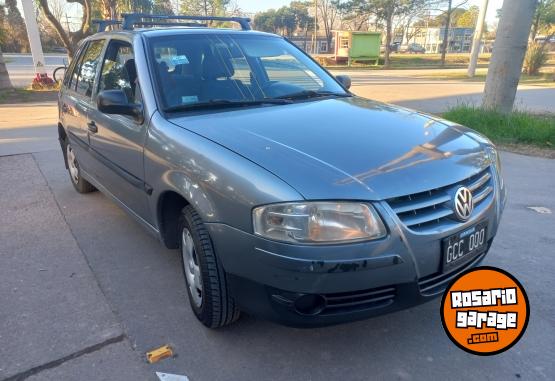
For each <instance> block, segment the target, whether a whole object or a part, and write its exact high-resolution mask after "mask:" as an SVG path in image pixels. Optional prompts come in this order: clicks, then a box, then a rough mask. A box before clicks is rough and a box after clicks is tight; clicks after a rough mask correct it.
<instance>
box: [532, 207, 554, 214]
mask: <svg viewBox="0 0 555 381" xmlns="http://www.w3.org/2000/svg"><path fill="white" fill-rule="evenodd" d="M528 209H530V210H533V211H534V212H536V213H539V214H551V213H552V212H551V209H549V208H546V207H544V206H528Z"/></svg>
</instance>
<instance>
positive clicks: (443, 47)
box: [441, 0, 453, 66]
mask: <svg viewBox="0 0 555 381" xmlns="http://www.w3.org/2000/svg"><path fill="white" fill-rule="evenodd" d="M452 8H453V0H449V6H448V8H447V20H446V21H445V30H444V31H443V44H442V45H441V66H445V56H446V55H447V49H448V48H449V29H451V13H452Z"/></svg>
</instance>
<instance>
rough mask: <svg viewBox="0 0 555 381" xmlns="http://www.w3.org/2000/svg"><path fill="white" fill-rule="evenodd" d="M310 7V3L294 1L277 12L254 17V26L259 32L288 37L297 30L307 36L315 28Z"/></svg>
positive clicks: (258, 14) (262, 13) (261, 13)
mask: <svg viewBox="0 0 555 381" xmlns="http://www.w3.org/2000/svg"><path fill="white" fill-rule="evenodd" d="M309 6H310V3H307V2H301V1H294V2H292V3H291V4H290V5H289V6H284V7H281V8H279V9H277V10H275V9H269V10H267V11H265V12H259V13H257V14H256V15H255V16H254V26H255V28H256V29H258V30H262V31H265V32H269V33H277V34H282V35H284V36H288V37H291V35H292V34H293V33H294V32H295V31H297V30H300V31H302V32H303V33H305V34H306V33H307V32H308V30H309V29H310V28H313V27H314V17H312V16H310V15H309V11H308V9H309Z"/></svg>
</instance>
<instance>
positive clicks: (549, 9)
mask: <svg viewBox="0 0 555 381" xmlns="http://www.w3.org/2000/svg"><path fill="white" fill-rule="evenodd" d="M538 33H542V34H545V35H547V36H549V35H553V34H554V33H555V0H540V1H539V3H538V8H537V9H536V14H535V16H534V22H533V24H532V32H531V36H530V37H531V39H532V41H533V40H534V39H535V38H536V36H537V35H538Z"/></svg>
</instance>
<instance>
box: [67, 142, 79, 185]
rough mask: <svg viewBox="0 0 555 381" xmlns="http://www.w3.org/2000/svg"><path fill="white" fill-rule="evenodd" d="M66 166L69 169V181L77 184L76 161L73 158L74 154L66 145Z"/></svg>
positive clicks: (77, 171)
mask: <svg viewBox="0 0 555 381" xmlns="http://www.w3.org/2000/svg"><path fill="white" fill-rule="evenodd" d="M67 164H68V167H69V174H70V176H71V180H72V181H73V182H74V183H75V184H77V183H78V182H79V167H78V166H77V159H76V158H75V152H73V148H71V146H70V145H69V144H68V145H67Z"/></svg>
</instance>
